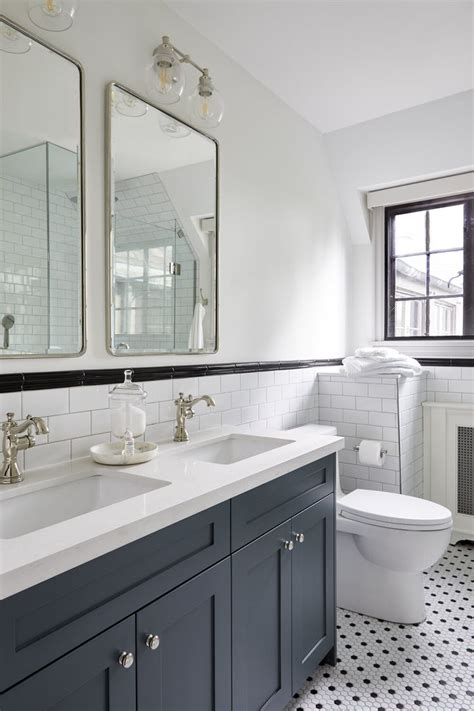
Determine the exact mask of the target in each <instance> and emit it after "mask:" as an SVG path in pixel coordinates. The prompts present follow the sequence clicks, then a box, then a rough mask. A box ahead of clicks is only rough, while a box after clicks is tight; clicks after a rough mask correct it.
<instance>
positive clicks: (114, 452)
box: [90, 442, 158, 467]
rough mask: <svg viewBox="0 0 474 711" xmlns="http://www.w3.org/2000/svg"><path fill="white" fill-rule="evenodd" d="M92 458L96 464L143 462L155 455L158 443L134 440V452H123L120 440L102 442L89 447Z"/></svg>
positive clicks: (116, 464)
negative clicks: (130, 453) (127, 453)
mask: <svg viewBox="0 0 474 711" xmlns="http://www.w3.org/2000/svg"><path fill="white" fill-rule="evenodd" d="M90 453H91V457H92V459H93V460H94V461H95V462H97V463H98V464H108V465H110V466H121V467H123V466H124V465H126V466H128V465H129V464H143V462H149V461H150V459H153V458H154V457H156V455H157V453H158V445H157V444H155V443H154V442H135V454H132V455H131V456H130V455H126V454H123V444H122V442H104V443H103V444H96V445H94V446H93V447H91V448H90Z"/></svg>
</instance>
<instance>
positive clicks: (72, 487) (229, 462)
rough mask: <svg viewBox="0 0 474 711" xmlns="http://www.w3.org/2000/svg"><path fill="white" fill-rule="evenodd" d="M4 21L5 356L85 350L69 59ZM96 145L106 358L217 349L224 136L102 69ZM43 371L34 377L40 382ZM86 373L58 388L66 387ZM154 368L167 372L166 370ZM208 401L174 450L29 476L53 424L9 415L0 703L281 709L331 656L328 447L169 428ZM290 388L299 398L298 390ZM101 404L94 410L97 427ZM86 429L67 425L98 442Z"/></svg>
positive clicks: (140, 430) (0, 300) (79, 133)
mask: <svg viewBox="0 0 474 711" xmlns="http://www.w3.org/2000/svg"><path fill="white" fill-rule="evenodd" d="M0 31H1V33H2V37H3V38H4V39H5V40H8V41H9V42H10V45H8V47H9V49H10V51H9V52H8V51H7V52H6V53H5V57H3V59H2V61H4V62H5V67H6V69H5V75H6V76H7V75H8V77H9V81H8V82H5V87H6V89H5V93H4V94H2V99H3V98H4V101H3V103H4V105H5V106H6V107H8V112H6V113H7V114H8V116H6V117H5V121H4V126H3V125H2V129H3V132H2V136H0V138H1V139H2V151H1V152H0V159H1V160H0V163H1V165H0V172H1V175H2V179H3V181H4V182H5V184H6V187H7V190H5V191H4V194H3V197H2V200H3V201H4V202H3V203H2V204H1V205H0V207H3V208H4V211H3V212H4V214H5V220H6V221H7V224H10V225H12V224H13V225H15V229H14V230H13V228H8V229H9V230H10V229H11V231H12V234H10V233H8V234H7V235H6V238H7V242H6V244H5V245H4V251H10V250H11V249H12V247H11V245H12V244H14V245H15V246H16V251H17V252H18V254H17V255H16V258H15V259H14V260H10V261H9V262H5V266H2V276H3V272H5V277H4V278H2V279H1V280H0V323H1V330H0V339H1V343H2V344H3V345H2V346H1V348H0V350H1V353H0V357H1V358H6V359H14V358H57V357H62V358H64V357H66V356H67V357H72V356H80V355H82V354H83V353H84V352H85V348H86V333H87V329H86V321H85V317H86V313H85V290H86V279H85V269H84V264H85V233H84V224H85V216H86V212H85V201H84V192H85V191H84V181H85V169H84V156H85V150H84V148H85V131H84V122H83V120H82V119H83V95H84V70H83V69H82V67H81V65H80V64H79V63H78V62H77V61H76V60H74V59H72V58H71V57H69V56H67V55H66V54H64V53H63V52H61V51H58V50H55V48H54V47H51V46H49V45H48V44H46V43H45V42H44V41H43V40H42V39H39V38H37V37H35V36H33V35H30V34H29V33H28V32H25V31H24V30H23V29H22V28H21V27H19V26H17V25H16V24H15V23H12V22H11V21H10V20H8V19H7V18H4V17H0ZM166 39H167V38H166V37H165V38H163V42H164V45H166V46H167V44H168V43H167V42H165V40H166ZM166 46H165V47H164V49H167V47H166ZM168 49H169V48H168ZM161 50H163V47H161ZM161 50H160V51H161ZM155 53H156V51H155ZM18 55H21V61H19V60H18ZM23 55H24V56H23ZM181 56H182V57H184V56H187V55H181ZM155 65H156V66H155ZM155 65H154V66H155V69H156V68H158V69H160V67H158V65H157V64H156V62H155ZM193 66H194V67H196V64H195V63H193ZM161 69H163V67H161ZM158 74H160V72H158ZM202 75H203V76H202V77H201V79H200V86H201V89H202V90H203V92H204V93H201V94H199V96H198V100H199V101H201V100H203V101H204V102H205V106H206V111H205V114H204V118H205V119H206V120H207V119H208V118H209V117H210V114H209V111H208V109H209V99H210V97H212V96H213V91H214V87H213V85H212V82H211V78H210V77H209V75H208V70H207V69H205V70H204V69H203V70H202ZM28 82H30V84H28ZM51 86H55V87H56V92H55V93H54V97H53V96H52V92H51V91H50V89H51ZM9 87H15V91H14V92H11V91H10V89H9ZM2 91H3V87H2ZM9 92H10V93H9ZM18 92H21V96H20V98H21V100H19V96H18ZM50 94H51V100H49V101H42V102H38V101H37V99H36V97H37V96H38V95H42V96H50ZM199 97H201V98H199ZM53 99H54V100H53ZM28 102H30V103H28ZM65 107H67V111H66V110H65ZM211 108H212V106H211ZM52 115H53V116H55V121H54V122H52V121H51V120H50V118H51V116H52ZM33 119H34V120H33ZM105 143H106V159H105V162H106V186H105V192H106V206H105V207H106V235H105V244H106V258H107V272H106V275H105V278H106V280H107V305H106V309H107V310H106V322H107V328H106V331H107V341H106V347H107V351H108V354H109V355H111V356H114V357H115V356H116V357H122V358H128V359H129V364H130V365H131V364H132V363H135V362H136V361H135V359H136V358H137V357H139V356H143V355H148V356H150V355H155V356H157V355H163V354H168V355H170V354H173V355H176V356H179V355H187V356H189V355H190V354H196V355H202V354H206V353H215V352H216V351H217V349H218V335H219V333H218V318H217V317H218V307H219V304H218V289H217V277H218V268H217V267H218V257H219V249H218V247H219V201H218V175H219V173H218V165H219V151H218V145H217V141H216V140H215V139H214V138H212V137H210V136H208V135H206V134H204V133H201V132H200V131H198V130H196V129H195V128H194V127H193V126H190V125H188V124H186V123H184V122H182V121H179V120H178V119H177V118H176V117H175V116H173V115H172V114H169V113H167V112H166V111H162V110H161V109H159V108H158V107H157V106H155V105H154V104H153V103H150V102H149V101H148V100H147V99H146V98H145V97H143V96H140V95H138V94H136V93H135V92H134V91H131V90H130V89H127V88H126V87H124V86H122V85H121V84H118V83H117V82H112V83H110V84H109V86H108V87H107V89H106V141H105ZM32 167H34V168H35V169H34V170H33V169H32ZM31 196H33V197H31ZM32 209H33V210H34V212H33V213H32V212H31V211H32ZM7 218H8V219H7ZM32 230H33V232H32ZM32 234H33V235H34V239H32ZM0 246H1V245H0ZM32 248H34V249H35V252H34V254H33V255H32V254H30V251H31V249H32ZM96 248H97V245H96V244H94V247H93V249H94V250H95V249H96ZM39 260H41V261H39ZM40 267H41V268H40ZM11 283H14V284H15V285H21V288H20V286H15V291H13V290H12V289H10V286H11ZM2 284H3V285H4V287H6V288H4V287H2ZM12 294H13V297H12ZM131 358H133V360H130V359H131ZM84 366H85V364H84V362H81V365H80V367H81V368H84ZM40 370H41V368H40ZM160 370H161V371H162V369H160ZM165 370H166V368H165ZM53 371H54V368H52V367H51V368H50V369H49V370H48V371H46V370H45V369H44V368H43V372H44V375H47V377H48V378H49V379H53V378H56V373H55V372H53ZM68 372H69V376H71V374H74V371H72V370H71V371H68ZM91 372H92V371H91ZM225 372H226V366H225V364H224V365H223V366H222V374H224V373H225ZM84 373H85V371H78V372H77V374H76V375H77V379H76V376H74V382H73V383H72V385H71V387H73V386H78V388H79V389H78V392H79V390H80V387H79V386H82V385H83V384H84V380H83V377H84ZM115 374H116V373H115ZM129 374H130V378H131V371H129ZM190 374H192V375H193V376H195V375H196V370H195V369H193V370H192V371H191V370H190ZM200 374H207V366H202V368H201V370H200ZM63 376H64V374H63ZM63 376H61V377H63ZM96 376H97V377H99V378H100V377H102V375H101V374H100V372H98V373H96ZM96 376H94V378H95V377H96ZM160 376H161V378H163V377H166V378H168V379H169V378H171V377H173V378H175V377H179V376H178V374H177V373H176V372H175V370H174V365H172V366H169V368H168V369H167V373H163V372H160ZM58 377H59V376H58ZM145 379H146V378H145ZM148 379H149V378H148ZM97 382H98V381H97ZM114 382H115V381H114ZM127 383H128V384H129V385H131V380H130V382H128V381H127ZM184 383H185V384H184V385H183V389H184V387H187V385H186V381H184ZM90 384H96V380H95V379H94V382H93V383H90ZM109 384H110V383H109ZM34 385H36V386H37V383H34ZM23 386H24V383H23V382H22V385H21V387H22V388H23ZM69 386H70V385H69V384H68V385H67V386H66V385H64V387H69ZM252 387H253V386H252ZM26 389H28V388H25V390H26ZM32 389H37V387H33V388H32ZM308 392H309V391H308ZM305 394H306V395H308V393H306V391H305ZM80 395H81V393H79V399H81V398H80ZM224 395H225V394H224ZM247 396H248V393H247ZM45 397H47V396H45ZM206 398H207V404H210V405H213V404H214V400H213V399H212V398H211V397H210V396H202V395H201V397H199V398H196V399H193V398H192V397H191V396H189V397H188V398H185V397H184V396H183V395H182V394H180V396H179V399H178V400H177V401H175V403H174V404H175V405H178V406H180V408H181V410H180V411H179V412H180V414H179V417H180V419H178V423H179V422H181V425H180V427H179V428H178V433H179V437H178V439H179V440H180V441H179V442H175V443H173V442H171V441H170V442H168V443H164V444H161V445H160V451H159V453H158V456H156V457H155V458H154V459H153V460H152V461H148V462H146V463H143V464H137V465H135V466H133V467H125V466H117V467H107V466H105V465H99V464H95V463H93V462H92V460H91V459H89V458H84V459H76V460H71V461H69V460H68V461H63V463H62V464H55V465H54V466H50V467H48V468H46V467H45V468H42V469H36V470H35V469H29V470H28V471H27V473H26V475H25V478H24V480H23V481H22V480H21V475H20V468H19V465H18V464H17V454H19V456H20V457H21V456H22V455H23V450H25V451H26V450H27V449H30V448H31V447H32V446H33V445H34V444H35V440H34V437H33V429H34V430H35V432H36V434H38V435H43V436H45V435H47V434H48V432H49V426H50V425H51V422H49V421H48V422H47V421H46V420H44V419H43V417H30V416H27V412H28V410H25V411H24V412H23V413H22V414H23V417H26V421H25V422H24V423H22V424H19V423H18V422H17V421H16V420H15V418H14V413H13V412H10V413H9V414H8V415H7V421H6V422H5V423H4V426H3V435H4V440H5V442H6V445H5V446H4V447H3V459H4V464H3V467H4V468H3V471H2V476H3V482H4V483H9V484H12V485H11V486H1V487H0V711H211V710H214V711H231V710H233V711H281V709H283V707H284V706H285V704H286V703H287V702H288V701H289V700H290V699H291V696H292V694H294V693H295V692H296V691H297V690H298V689H299V688H300V687H301V686H302V684H303V682H304V680H305V678H306V677H307V676H308V675H309V674H310V673H311V672H312V670H313V669H314V668H315V667H316V665H318V664H319V663H320V662H321V661H323V660H326V661H327V662H329V663H332V664H334V663H335V661H336V633H335V585H334V576H335V566H334V548H335V541H334V531H335V500H334V479H335V457H336V452H337V451H338V450H339V449H341V448H342V446H343V440H342V439H341V438H338V437H331V436H321V437H319V438H317V439H314V438H313V439H309V438H307V437H305V436H304V435H301V436H300V435H293V434H292V435H291V438H290V435H289V434H285V432H282V431H275V432H270V431H269V430H267V431H266V432H265V434H264V435H263V434H262V435H258V434H256V433H255V434H254V433H250V431H249V433H244V432H243V431H241V430H239V429H236V428H232V427H221V428H219V429H216V430H203V431H199V432H197V433H193V434H192V441H191V442H188V441H184V440H186V438H187V433H186V431H185V427H184V423H185V420H186V418H188V417H190V416H192V415H193V414H194V413H193V405H194V404H196V402H199V400H201V399H206ZM227 398H228V402H229V403H230V402H231V396H230V394H227ZM288 398H293V399H294V400H305V399H306V400H312V401H314V397H313V396H312V395H311V396H309V395H308V397H307V398H304V397H301V398H299V397H298V398H297V397H296V391H295V392H294V393H293V394H292V395H288ZM170 399H171V395H169V396H167V397H166V398H163V402H160V407H159V418H158V404H157V403H155V407H154V408H152V410H155V409H156V412H155V414H154V416H155V417H156V419H155V422H158V420H159V422H160V423H162V422H163V423H164V424H165V425H166V424H167V422H166V419H163V418H164V414H163V413H165V414H166V411H167V408H168V406H169V405H170V402H169V401H170ZM233 400H234V398H233V396H232V403H233ZM22 402H23V397H22ZM37 404H38V410H41V409H42V408H43V401H42V400H39V401H38V400H37ZM76 404H77V403H76ZM171 404H172V402H171ZM247 404H248V403H247ZM232 406H233V407H234V405H232ZM9 407H10V406H9ZM15 407H16V406H15ZM68 407H69V405H68V406H67V407H65V408H63V409H62V410H61V409H60V410H58V412H57V413H56V415H57V416H59V418H60V417H61V413H62V412H65V411H67V410H68ZM81 407H82V405H79V408H78V410H77V412H76V414H77V413H79V420H81V414H82V412H83V411H82V410H81ZM127 407H128V406H127ZM131 407H132V405H130V409H131ZM305 407H307V408H310V407H311V405H309V404H307V403H306V405H305ZM106 408H107V403H105V402H103V401H102V402H101V404H100V408H99V409H100V410H102V416H103V417H105V419H106V418H107V411H106ZM288 408H289V403H288ZM12 409H13V407H10V410H12ZM46 409H47V408H46ZM85 409H87V407H85ZM91 409H93V410H95V406H94V407H92V408H91ZM135 409H136V410H138V408H135ZM162 410H163V412H162ZM288 411H289V410H288ZM309 412H310V410H309V409H308V412H307V413H306V414H305V417H307V416H308V413H309ZM17 413H18V410H17ZM71 413H72V411H71ZM71 413H70V414H71ZM37 414H38V415H45V417H46V418H47V417H48V415H47V414H46V413H42V412H41V411H38V413H37ZM84 414H85V413H84ZM138 414H139V415H141V414H142V413H141V412H139V413H138ZM294 416H295V420H296V412H295V413H294ZM85 417H86V420H87V415H85ZM50 419H51V420H53V422H55V423H56V426H58V425H60V428H62V431H63V432H62V435H61V436H60V437H59V440H60V442H59V444H60V448H61V443H62V442H63V440H61V437H62V436H63V435H64V437H65V436H66V435H67V436H68V437H74V436H75V435H76V434H77V435H78V438H80V437H79V432H78V431H77V430H76V429H75V427H76V425H73V424H71V420H70V419H69V421H68V424H66V423H65V421H60V420H59V419H58V417H55V418H54V419H53V418H52V417H51V418H50ZM138 419H140V422H141V425H140V427H138V426H137V431H135V428H134V427H132V426H130V427H128V426H127V427H126V428H125V431H124V430H123V428H122V429H121V430H120V431H118V432H116V431H115V430H114V427H113V426H112V427H111V428H109V429H108V426H107V425H106V426H105V428H104V429H102V425H99V429H98V430H97V432H98V433H99V437H100V438H101V440H102V439H103V440H104V442H105V443H108V442H110V439H111V434H110V433H111V432H112V433H113V434H114V435H116V436H117V437H121V436H122V435H123V436H124V442H125V441H127V442H128V443H130V440H133V438H134V437H135V438H139V437H142V435H143V434H144V432H145V437H146V440H147V442H150V441H152V440H153V439H155V437H154V436H153V435H151V434H150V432H149V431H145V418H144V417H143V418H138ZM169 419H170V420H171V417H169ZM74 421H75V422H76V421H77V420H74ZM137 421H138V420H137ZM233 421H235V420H233ZM305 421H306V420H305ZM124 422H125V419H124ZM219 422H220V420H219ZM245 422H249V423H250V420H245ZM253 422H254V421H253V420H252V424H253ZM265 424H266V423H265ZM295 424H296V421H295ZM273 426H275V425H273ZM85 427H86V430H87V432H86V431H83V432H81V437H82V435H84V436H86V435H90V434H91V432H90V422H89V424H87V425H85ZM132 430H133V431H132ZM51 433H52V435H53V436H54V435H55V432H54V427H51ZM56 434H57V433H56ZM125 435H126V439H125ZM170 436H171V427H170ZM59 440H58V439H54V438H53V439H51V440H50V441H49V442H48V446H49V444H50V443H51V442H53V443H54V442H56V443H57V442H58V441H59ZM38 449H39V448H38ZM35 451H36V450H35ZM61 451H62V455H64V456H61V457H59V456H58V457H57V458H55V459H54V461H55V462H56V461H62V460H64V459H65V458H67V457H68V456H74V448H73V447H72V448H69V449H68V446H67V445H64V447H63V448H62V450H61ZM86 451H87V450H86ZM124 451H125V450H124ZM25 461H28V459H26V460H25ZM43 461H46V460H43ZM20 465H21V462H20Z"/></svg>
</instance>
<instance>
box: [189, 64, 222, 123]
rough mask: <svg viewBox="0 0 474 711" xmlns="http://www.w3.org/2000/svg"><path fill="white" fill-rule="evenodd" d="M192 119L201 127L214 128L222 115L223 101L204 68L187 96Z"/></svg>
mask: <svg viewBox="0 0 474 711" xmlns="http://www.w3.org/2000/svg"><path fill="white" fill-rule="evenodd" d="M189 102H190V112H191V117H192V119H193V121H194V122H195V123H197V124H199V125H200V126H202V127H207V128H215V127H216V126H218V125H219V124H220V122H221V121H222V117H223V115H224V101H223V99H222V96H221V94H220V92H219V91H217V89H216V88H215V86H214V84H213V82H212V79H211V77H210V76H209V73H208V70H207V69H204V71H203V74H202V76H201V77H200V78H199V83H198V85H197V87H196V90H195V91H194V92H193V93H192V94H191V96H190V97H189Z"/></svg>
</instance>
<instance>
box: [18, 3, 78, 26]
mask: <svg viewBox="0 0 474 711" xmlns="http://www.w3.org/2000/svg"><path fill="white" fill-rule="evenodd" d="M76 10H77V0H29V2H28V17H29V18H30V20H31V22H32V23H33V24H34V25H36V26H37V27H41V28H42V29H43V30H49V31H50V32H64V30H68V29H69V28H70V27H71V25H72V23H73V22H74V15H75V13H76Z"/></svg>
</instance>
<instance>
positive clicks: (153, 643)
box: [145, 634, 160, 651]
mask: <svg viewBox="0 0 474 711" xmlns="http://www.w3.org/2000/svg"><path fill="white" fill-rule="evenodd" d="M145 644H146V646H147V647H148V648H149V649H152V650H153V651H154V650H155V649H158V647H159V646H160V638H159V637H158V635H157V634H149V635H148V636H147V638H146V639H145Z"/></svg>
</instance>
